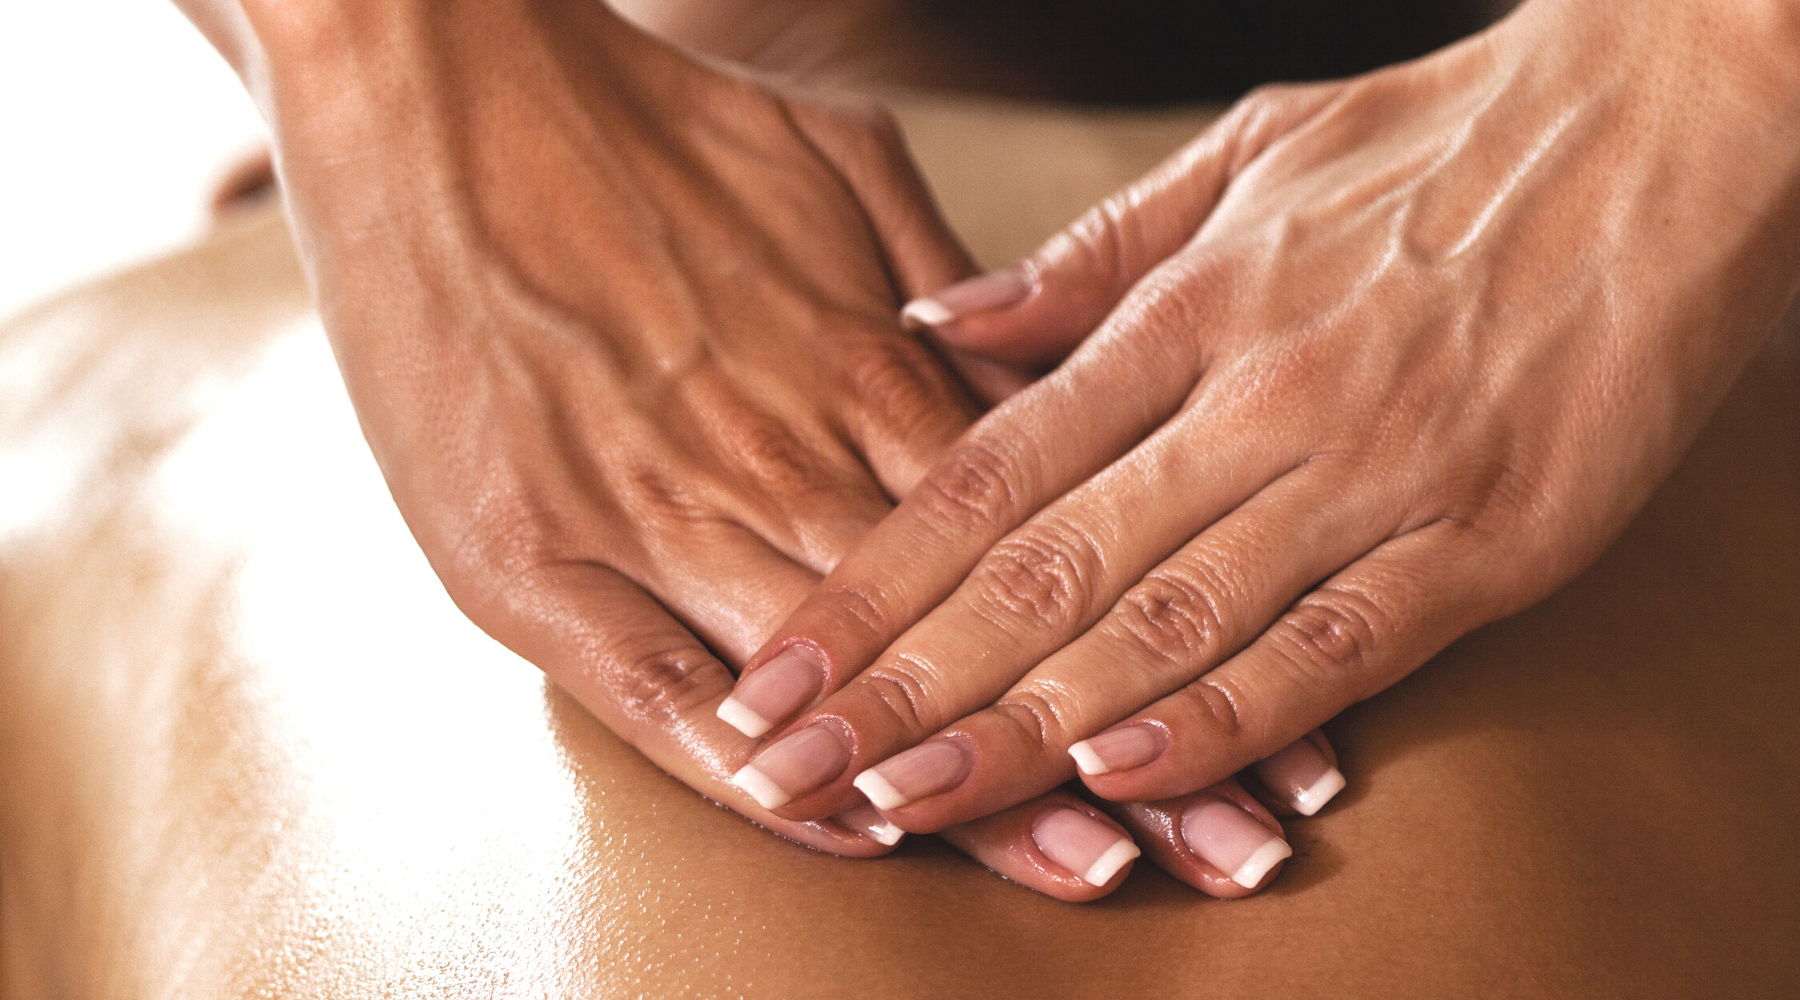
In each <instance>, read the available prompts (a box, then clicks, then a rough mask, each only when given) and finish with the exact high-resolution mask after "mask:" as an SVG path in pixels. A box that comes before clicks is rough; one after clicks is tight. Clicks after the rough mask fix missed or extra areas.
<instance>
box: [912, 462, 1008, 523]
mask: <svg viewBox="0 0 1800 1000" xmlns="http://www.w3.org/2000/svg"><path fill="white" fill-rule="evenodd" d="M1022 493H1023V490H1022V489H1021V488H1020V483H1019V475H1018V471H1017V470H1016V469H1015V468H1014V466H1013V464H1012V462H1011V461H1010V460H1009V459H1008V458H1007V456H1005V455H1003V454H1002V453H1001V452H1000V451H998V450H997V449H995V448H994V447H993V446H992V445H990V444H987V443H984V442H980V441H965V442H963V443H961V444H958V445H957V446H956V447H955V448H954V449H952V450H951V452H950V454H949V455H948V456H946V457H945V459H944V461H942V462H941V463H939V464H938V466H937V467H936V468H935V469H933V470H932V471H931V473H930V474H929V475H927V476H926V477H925V481H924V482H923V483H922V484H921V485H920V488H919V491H918V493H917V494H916V495H917V496H918V499H919V502H920V503H921V504H922V505H923V506H924V508H925V513H926V514H927V515H928V516H929V517H930V518H931V519H932V520H934V521H937V522H941V523H944V524H947V525H948V526H950V527H951V528H952V529H953V530H958V531H962V532H984V531H985V530H986V529H988V528H989V527H990V526H991V525H995V524H998V523H1002V522H1004V521H1005V519H1006V518H1007V517H1009V516H1010V515H1011V514H1012V512H1013V510H1014V508H1015V507H1016V505H1017V503H1018V499H1019V497H1020V495H1021V494H1022Z"/></svg>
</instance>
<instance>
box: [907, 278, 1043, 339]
mask: <svg viewBox="0 0 1800 1000" xmlns="http://www.w3.org/2000/svg"><path fill="white" fill-rule="evenodd" d="M1030 291H1031V282H1029V281H1026V280H1025V276H1024V275H1023V274H1021V273H1019V271H1018V270H1017V269H1016V268H1007V269H1006V270H1004V271H992V272H989V273H987V274H982V275H977V276H976V277H973V278H970V279H968V280H966V281H959V282H957V283H956V284H954V285H951V286H950V287H948V288H945V289H942V290H940V291H939V292H938V293H937V294H936V295H932V296H930V297H928V298H923V299H914V300H912V301H911V302H908V303H907V304H906V308H904V309H902V310H900V319H901V321H902V322H904V323H906V324H907V325H908V326H943V325H944V324H945V323H949V322H952V321H954V320H959V319H961V318H963V317H964V316H972V315H974V314H975V313H978V312H987V311H988V310H990V309H1004V308H1005V307H1007V306H1010V305H1014V304H1015V303H1017V302H1018V301H1019V300H1021V299H1023V298H1024V297H1025V296H1026V295H1027V294H1028V293H1030Z"/></svg>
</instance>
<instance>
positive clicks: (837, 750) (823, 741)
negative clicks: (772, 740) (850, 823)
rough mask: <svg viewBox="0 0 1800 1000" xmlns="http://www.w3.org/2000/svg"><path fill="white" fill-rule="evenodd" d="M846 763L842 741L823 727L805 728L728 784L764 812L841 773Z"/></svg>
mask: <svg viewBox="0 0 1800 1000" xmlns="http://www.w3.org/2000/svg"><path fill="white" fill-rule="evenodd" d="M848 763H850V751H849V749H848V748H846V747H845V746H844V741H843V740H841V739H839V738H838V734H837V733H836V732H834V731H832V730H831V729H830V728H829V727H827V726H808V727H807V728H805V729H802V730H800V731H799V732H797V733H795V734H794V735H792V736H788V737H785V738H783V739H782V740H781V741H780V742H778V743H776V744H775V745H774V746H771V747H769V748H768V749H767V750H764V751H763V752H762V753H759V754H757V755H756V758H755V759H754V760H752V761H751V762H750V763H749V764H747V765H745V767H744V769H743V770H741V771H739V772H738V773H736V774H734V775H732V776H731V783H732V784H734V785H736V786H738V787H739V788H742V789H743V790H744V791H746V792H749V793H750V795H751V796H752V797H753V798H755V799H756V801H757V802H758V803H759V804H760V805H761V806H762V807H763V808H764V809H779V808H781V807H782V806H785V805H787V804H788V803H789V802H792V801H793V800H795V799H797V798H799V797H800V796H802V795H805V794H806V793H807V792H810V791H812V790H813V789H815V788H818V787H819V786H820V785H823V784H825V783H826V782H827V781H830V780H831V779H833V778H835V777H837V776H838V775H839V774H841V773H843V770H844V765H846V764H848Z"/></svg>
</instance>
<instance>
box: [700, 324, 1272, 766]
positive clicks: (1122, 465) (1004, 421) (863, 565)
mask: <svg viewBox="0 0 1800 1000" xmlns="http://www.w3.org/2000/svg"><path fill="white" fill-rule="evenodd" d="M1146 339H1148V338H1146ZM1083 354H1084V357H1082V358H1078V359H1076V360H1075V361H1072V362H1071V363H1070V365H1069V366H1067V367H1066V368H1065V369H1064V370H1063V371H1061V372H1058V373H1057V374H1056V375H1053V376H1050V377H1049V378H1047V379H1045V380H1044V381H1042V382H1040V383H1038V384H1037V385H1035V386H1033V387H1032V389H1031V390H1029V391H1027V392H1026V393H1023V394H1021V395H1019V396H1017V397H1015V398H1014V399H1013V400H1011V401H1009V402H1008V403H1007V404H1006V405H1005V406H1003V407H1002V408H1001V409H1000V410H997V411H995V412H994V413H993V414H990V415H989V416H988V417H986V418H984V419H983V420H982V421H981V422H980V423H978V424H977V425H976V426H975V427H973V428H971V429H970V431H969V433H968V434H966V435H965V436H964V438H963V440H962V442H961V443H959V444H958V445H956V446H955V447H954V448H953V449H952V450H951V452H950V454H949V455H948V456H946V457H945V459H944V460H943V461H942V462H941V463H940V464H939V465H938V466H937V467H936V468H935V469H933V470H932V472H931V473H930V474H929V475H928V476H927V477H926V478H925V480H924V481H923V482H921V483H920V484H919V486H918V487H917V488H916V489H915V490H913V491H912V493H910V494H908V496H907V498H906V500H905V501H903V502H902V503H901V505H900V506H899V508H897V509H896V510H895V511H894V513H893V514H891V515H889V516H888V517H887V518H886V519H884V520H883V521H882V522H881V523H880V524H878V525H877V526H876V527H875V529H874V530H873V531H871V532H870V533H869V535H868V537H867V538H866V539H865V540H864V541H863V543H862V544H861V545H860V546H859V547H858V548H857V549H855V550H853V551H852V552H851V553H850V555H848V556H846V557H845V559H844V561H843V562H841V563H840V564H839V565H838V566H837V567H836V568H835V569H834V570H833V571H832V572H831V573H830V574H829V575H828V576H827V578H826V580H825V582H824V584H823V585H822V586H821V587H820V588H819V589H818V590H817V591H815V592H814V593H813V594H812V595H810V596H809V597H808V598H807V600H806V602H805V603H803V604H802V605H801V606H800V607H799V608H798V609H797V610H796V611H795V612H794V614H793V615H792V616H790V617H789V618H788V619H787V620H786V621H785V622H784V623H783V624H782V627H781V628H780V629H779V630H778V631H776V632H775V634H774V638H772V639H771V640H770V641H769V642H768V644H767V645H766V646H765V647H764V649H763V650H762V651H761V652H759V653H758V654H757V655H756V656H755V657H754V658H753V659H752V660H751V662H750V663H749V664H747V665H746V676H749V675H753V674H755V673H756V672H758V671H760V670H762V669H765V664H771V663H772V662H773V661H774V660H775V659H776V658H777V657H782V663H783V665H784V666H783V669H784V670H787V671H791V672H793V673H794V675H795V679H794V680H792V681H791V682H789V683H784V684H782V685H779V686H778V687H776V688H772V689H771V692H763V693H759V694H753V693H749V692H746V693H745V694H743V695H741V696H740V700H741V701H744V703H745V706H746V707H749V708H751V709H752V710H753V711H754V713H755V716H756V717H757V718H759V719H760V720H761V722H760V723H759V724H757V725H754V726H752V728H747V729H745V732H746V733H747V734H750V735H762V734H763V733H765V732H767V731H769V730H770V729H771V728H773V727H775V726H778V725H781V724H782V723H783V722H785V721H786V720H787V719H789V718H792V717H793V715H794V714H795V713H797V712H798V711H799V710H800V709H801V708H803V707H804V706H806V705H808V704H811V703H812V702H813V701H815V700H816V699H817V698H818V697H820V696H822V695H824V694H828V693H830V692H832V691H835V690H837V689H838V688H840V687H842V686H843V685H844V684H845V683H847V682H848V681H849V680H850V679H851V678H852V677H854V676H856V675H857V674H858V673H859V672H860V671H861V670H862V669H863V667H864V666H865V665H867V664H869V663H870V662H871V661H873V660H874V659H875V658H876V656H877V655H878V654H880V653H882V652H883V651H884V650H886V649H888V647H890V646H891V645H892V644H893V643H894V642H895V640H896V639H898V638H899V636H900V634H901V633H902V632H903V631H905V630H906V629H907V628H908V627H910V626H911V625H913V624H914V623H915V622H917V621H919V619H921V618H923V617H924V616H925V614H926V613H927V612H928V611H930V610H931V609H932V608H935V607H937V606H938V605H939V604H941V603H942V602H943V601H944V600H945V599H946V598H948V597H949V596H950V594H951V593H952V591H953V590H955V588H956V587H957V586H958V584H959V583H961V582H962V581H963V580H964V578H965V577H967V576H968V575H969V574H970V571H971V569H973V568H974V567H975V565H976V564H977V562H978V561H979V560H981V559H982V557H983V555H984V554H986V553H989V550H991V549H993V548H994V546H995V543H997V542H999V541H1000V539H1001V538H1002V537H1003V536H1004V535H1005V534H1006V533H1007V532H1009V531H1011V530H1012V529H1013V528H1014V527H1016V526H1017V525H1018V524H1019V523H1021V522H1022V521H1024V520H1026V519H1027V518H1029V517H1031V516H1032V515H1033V514H1034V513H1036V512H1037V511H1038V510H1039V509H1040V508H1041V507H1042V506H1044V505H1045V504H1047V503H1050V502H1051V501H1053V500H1055V499H1056V498H1057V497H1059V496H1061V495H1062V494H1064V493H1067V492H1068V491H1069V490H1071V489H1074V488H1075V487H1077V486H1079V485H1081V484H1082V480H1084V479H1086V478H1087V477H1088V476H1089V475H1091V474H1092V473H1093V472H1094V471H1095V470H1098V469H1100V468H1101V467H1103V466H1106V465H1108V463H1111V462H1112V459H1113V458H1114V457H1115V456H1118V455H1119V454H1120V453H1122V452H1124V451H1126V450H1127V449H1129V448H1131V446H1132V445H1133V444H1135V443H1136V442H1137V441H1138V440H1139V439H1141V438H1142V436H1143V435H1144V434H1146V433H1148V432H1149V431H1150V430H1151V429H1152V428H1153V427H1155V425H1156V424H1157V423H1159V422H1160V421H1161V419H1162V418H1163V417H1165V416H1167V414H1169V413H1172V412H1174V410H1175V408H1176V407H1178V406H1179V405H1180V401H1181V399H1182V397H1183V396H1184V395H1185V394H1186V392H1187V391H1188V389H1189V388H1191V386H1192V384H1193V383H1192V381H1191V378H1190V377H1189V376H1188V375H1187V374H1186V373H1183V374H1182V375H1178V376H1173V377H1169V378H1167V379H1163V380H1162V381H1161V382H1160V384H1159V379H1158V374H1159V373H1160V374H1167V373H1168V371H1169V369H1170V368H1171V367H1172V366H1170V365H1168V364H1159V363H1158V362H1159V360H1160V359H1157V358H1155V357H1154V355H1153V353H1147V352H1145V351H1144V350H1142V349H1141V344H1139V343H1138V342H1137V341H1124V340H1121V341H1119V342H1116V343H1113V342H1104V343H1102V342H1097V343H1092V344H1090V345H1088V346H1087V347H1085V348H1084V349H1083ZM1144 365H1148V366H1149V367H1147V368H1140V366H1144ZM1109 370H1111V371H1119V370H1125V371H1132V370H1145V371H1147V372H1150V373H1152V374H1151V375H1149V376H1147V377H1145V378H1143V379H1141V380H1139V384H1140V386H1141V388H1142V391H1143V397H1139V396H1137V394H1136V393H1131V394H1125V393H1118V392H1114V391H1109V390H1108V388H1107V386H1106V381H1107V372H1108V371H1109ZM1159 395H1160V396H1162V397H1163V399H1162V405H1161V406H1155V407H1154V408H1152V407H1151V406H1147V405H1146V400H1154V399H1155V398H1156V397H1157V396H1159ZM1207 412H1208V411H1207V409H1206V408H1205V407H1204V406H1201V405H1195V406H1194V407H1191V408H1190V409H1189V410H1188V413H1187V416H1186V417H1185V419H1183V420H1181V421H1177V422H1176V423H1175V424H1174V425H1173V428H1172V429H1170V428H1165V431H1166V433H1160V434H1159V435H1158V437H1157V438H1156V439H1155V440H1154V441H1152V442H1148V443H1147V444H1146V446H1145V447H1144V448H1140V449H1138V451H1137V452H1135V453H1134V454H1133V455H1132V456H1130V457H1129V458H1128V459H1127V460H1125V461H1121V462H1117V463H1113V464H1112V467H1111V468H1107V469H1106V470H1105V471H1104V472H1103V473H1102V474H1101V476H1100V477H1099V478H1098V480H1097V482H1096V483H1089V484H1087V488H1088V489H1087V493H1085V494H1083V495H1082V497H1081V498H1079V499H1072V500H1071V502H1069V503H1065V504H1063V505H1062V507H1061V509H1060V510H1059V511H1057V512H1056V514H1055V515H1054V516H1052V517H1049V518H1045V519H1041V520H1042V521H1043V524H1042V525H1040V526H1039V528H1038V529H1036V531H1035V534H1033V533H1026V534H1025V535H1024V536H1023V537H1022V538H1021V539H1019V541H1018V544H1017V545H1015V546H1014V547H1013V548H1012V549H1008V550H1003V551H1001V552H999V553H997V554H995V555H994V556H993V557H992V558H991V559H989V560H988V571H987V572H986V573H985V574H984V575H983V577H982V578H981V579H980V580H978V581H977V583H976V584H975V587H974V589H977V590H979V589H983V588H989V589H996V590H997V591H1005V590H1008V589H1016V587H1015V584H1016V583H1017V581H1018V578H1019V576H1020V574H1019V572H1018V567H1019V566H1020V564H1021V560H1025V559H1030V560H1032V561H1034V562H1047V563H1055V562H1057V561H1058V559H1056V558H1049V559H1045V558H1044V554H1045V553H1050V554H1054V553H1058V552H1060V553H1062V554H1063V556H1065V557H1066V559H1064V560H1063V561H1064V562H1066V564H1067V565H1066V566H1064V567H1063V568H1062V570H1063V571H1065V572H1066V571H1069V570H1070V569H1072V568H1077V567H1084V566H1087V565H1089V564H1092V563H1093V562H1094V561H1095V560H1096V559H1097V558H1098V553H1099V551H1101V547H1100V546H1097V545H1090V544H1087V543H1086V542H1085V540H1084V539H1086V538H1094V537H1102V536H1104V537H1106V538H1107V540H1108V541H1107V544H1108V546H1109V548H1107V549H1106V551H1111V548H1110V546H1128V547H1129V551H1128V553H1127V555H1126V556H1125V558H1124V560H1123V565H1124V566H1131V567H1133V568H1134V571H1135V572H1134V571H1133V570H1127V571H1125V572H1124V573H1122V574H1117V573H1115V576H1117V577H1118V579H1119V580H1120V581H1122V582H1120V583H1119V584H1118V585H1117V586H1118V589H1119V590H1122V589H1123V586H1124V584H1125V583H1128V582H1129V581H1132V580H1135V579H1137V577H1138V576H1139V575H1141V573H1142V570H1143V569H1145V568H1147V567H1148V566H1149V565H1151V564H1153V563H1154V561H1155V560H1158V559H1161V558H1162V557H1163V556H1165V555H1167V554H1168V553H1169V552H1171V551H1173V550H1174V548H1175V547H1176V546H1178V545H1180V544H1181V543H1182V542H1183V541H1185V540H1187V539H1188V538H1191V537H1192V536H1193V534H1194V532H1195V531H1197V530H1198V529H1199V527H1201V526H1202V525H1203V524H1204V519H1205V518H1206V517H1209V516H1217V515H1218V514H1220V513H1222V512H1223V511H1225V510H1228V509H1229V508H1230V506H1231V505H1233V504H1235V503H1236V502H1237V501H1238V500H1239V499H1241V498H1242V497H1244V496H1246V495H1248V494H1249V493H1251V492H1253V491H1254V490H1255V489H1257V488H1258V487H1260V486H1261V485H1263V484H1264V483H1266V482H1267V481H1268V480H1269V479H1271V478H1274V476H1275V475H1276V474H1277V473H1278V472H1279V470H1278V469H1276V468H1275V467H1274V466H1275V465H1276V464H1277V463H1278V461H1279V458H1280V456H1281V454H1282V452H1281V451H1280V450H1279V448H1278V447H1277V446H1276V443H1273V442H1266V441H1264V440H1262V439H1261V437H1260V436H1259V435H1257V434H1228V433H1227V434H1216V435H1214V437H1215V438H1216V439H1217V440H1218V441H1220V442H1222V446H1221V448H1220V449H1219V450H1216V451H1201V450H1197V449H1194V448H1192V447H1191V446H1190V445H1188V444H1187V442H1185V441H1184V440H1183V439H1182V435H1183V434H1191V433H1202V432H1205V431H1206V430H1208V428H1205V427H1196V426H1195V425H1196V422H1197V421H1200V420H1201V419H1202V418H1203V417H1204V415H1205V414H1206V413H1207ZM1072 426H1079V427H1081V428H1082V433H1081V434H1080V435H1077V436H1070V435H1067V434H1062V433H1054V432H1053V433H1045V429H1060V428H1066V427H1072ZM1034 439H1039V440H1034ZM1202 440H1206V438H1202ZM1238 458H1242V459H1243V461H1233V459H1238ZM1150 484H1154V486H1155V488H1153V489H1152V488H1146V487H1147V486H1149V485H1150ZM1178 486H1179V487H1191V490H1192V494H1191V496H1192V497H1193V498H1195V502H1192V503H1188V502H1184V503H1181V504H1170V503H1167V502H1166V500H1164V499H1163V497H1164V494H1163V492H1162V491H1163V490H1164V489H1165V488H1167V489H1169V490H1170V491H1172V492H1175V493H1177V494H1178V495H1183V494H1182V493H1181V490H1180V489H1177V488H1176V487H1178ZM1096 511H1098V512H1099V513H1098V516H1096V515H1095V513H1094V512H1096ZM1120 524H1130V525H1131V529H1132V530H1131V531H1130V532H1128V533H1126V534H1125V535H1124V536H1121V537H1119V538H1114V537H1113V536H1116V535H1119V534H1120V533H1119V532H1118V531H1117V529H1116V526H1117V525H1120ZM1096 532H1097V533H1099V534H1098V535H1096V534H1094V533H1096ZM1078 548H1085V549H1087V550H1088V551H1086V552H1077V551H1074V550H1075V549H1078ZM1033 551H1035V552H1036V553H1037V555H1033V554H1032V553H1033ZM1110 568H1112V569H1120V568H1122V566H1121V564H1120V563H1119V562H1114V563H1113V564H1112V566H1111V567H1110ZM1049 571H1051V572H1055V571H1057V568H1056V567H1054V566H1052V567H1051V568H1050V570H1049ZM1113 596H1115V597H1116V593H1115V594H1114V595H1113ZM1026 603H1027V604H1032V605H1033V607H1031V608H1028V609H1025V610H1027V611H1030V612H1035V611H1036V610H1037V609H1036V607H1035V602H1026ZM1100 606H1101V607H1104V605H1100ZM966 617H967V616H965V618H966ZM1065 617H1067V616H1065ZM1077 617H1079V615H1077ZM991 624H992V623H988V622H985V621H981V620H970V621H964V622H959V623H957V624H956V627H957V628H961V627H969V628H976V629H980V630H982V634H983V635H984V636H985V639H986V641H987V642H988V643H989V644H991V643H993V642H1005V643H1007V644H1008V646H1009V648H1010V647H1012V644H1013V643H1014V642H1016V641H1017V640H1018V637H1016V636H1005V635H996V634H995V630H994V629H993V628H991V627H990V626H991ZM1041 625H1042V623H1041V622H1040V621H1038V620H1035V619H1034V620H1033V621H1031V622H1030V623H1029V628H1027V629H1026V630H1025V636H1026V638H1027V639H1029V641H1032V642H1035V643H1037V644H1038V646H1039V647H1042V648H1043V651H1045V652H1047V651H1048V650H1049V649H1054V648H1055V647H1056V646H1057V645H1060V644H1061V642H1063V641H1066V637H1065V636H1060V635H1055V634H1052V633H1050V632H1047V631H1046V630H1044V629H1043V628H1042V627H1041ZM1064 626H1065V628H1067V627H1070V626H1069V624H1068V623H1064ZM941 631H944V632H945V633H946V634H950V635H957V634H958V633H956V632H955V630H954V628H953V629H949V630H941ZM1046 643H1048V645H1046ZM982 648H985V647H982ZM790 650H791V651H793V652H792V654H791V655H786V656H783V654H786V653H788V652H789V651H790ZM964 651H967V650H966V646H965V649H964ZM1009 651H1010V653H1011V654H1013V655H1012V656H1011V657H1010V659H1011V660H1013V661H1016V660H1017V659H1018V654H1019V653H1020V650H1018V649H1017V648H1010V649H1009ZM808 658H810V659H808ZM1026 666H1027V667H1028V666H1029V663H1027V664H1026ZM809 671H810V673H809ZM1023 672H1024V668H1020V669H1019V670H1018V671H1017V672H1016V673H1014V674H1012V675H1011V676H1010V677H1007V678H1005V679H1004V680H1003V681H1001V682H1000V683H1001V684H1002V685H1004V684H1007V683H1011V681H1012V680H1014V679H1016V678H1017V677H1018V676H1020V675H1021V674H1023ZM984 679H986V680H988V681H989V682H990V683H991V682H992V681H991V678H989V677H987V675H984ZM777 690H778V691H779V692H780V693H781V698H779V699H775V698H773V697H772V694H773V692H774V691H777ZM1001 690H1004V687H1002V688H1001ZM994 693H995V694H997V693H998V691H995V692H994ZM991 697H992V696H991V695H990V697H989V700H991ZM745 699H748V700H745ZM984 704H985V702H984ZM733 707H734V708H735V707H736V706H733ZM950 718H955V717H954V716H952V717H950ZM746 720H748V716H746ZM945 721H948V720H945Z"/></svg>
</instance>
